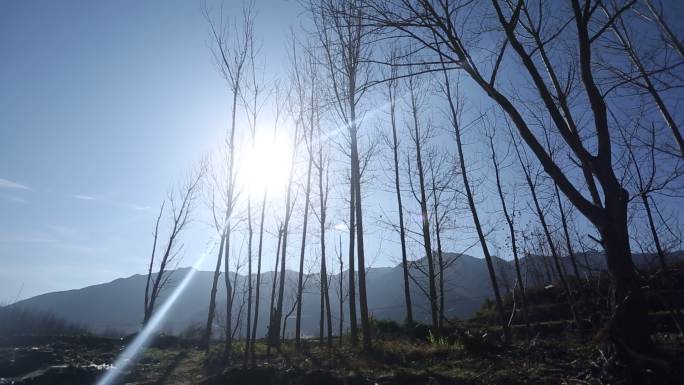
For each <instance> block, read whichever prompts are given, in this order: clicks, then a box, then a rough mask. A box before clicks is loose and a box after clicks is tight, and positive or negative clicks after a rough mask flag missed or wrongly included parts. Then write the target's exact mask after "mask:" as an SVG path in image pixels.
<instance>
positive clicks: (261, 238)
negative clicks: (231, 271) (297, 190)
mask: <svg viewBox="0 0 684 385" xmlns="http://www.w3.org/2000/svg"><path fill="white" fill-rule="evenodd" d="M266 194H267V192H266V191H264V197H263V200H262V201H261V219H260V221H259V246H258V251H257V274H256V286H255V289H256V291H255V293H254V326H253V327H252V343H251V344H250V345H249V346H250V355H251V361H252V362H251V364H252V367H253V366H254V365H255V362H254V360H255V356H254V351H255V344H256V335H257V327H258V325H259V299H260V295H261V293H260V289H261V252H262V250H263V244H264V214H265V212H266Z"/></svg>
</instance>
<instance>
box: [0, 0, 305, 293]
mask: <svg viewBox="0 0 684 385" xmlns="http://www.w3.org/2000/svg"><path fill="white" fill-rule="evenodd" d="M266 3H267V4H266ZM226 4H228V6H229V7H230V6H232V5H233V4H235V5H236V6H237V7H236V9H235V10H233V9H228V10H227V11H228V12H237V11H238V10H239V5H240V4H239V2H237V1H236V2H227V3H226ZM257 7H258V8H259V16H258V20H257V28H258V34H259V38H260V40H261V41H262V42H263V43H262V44H263V49H264V50H267V51H268V52H269V56H270V57H272V58H277V57H279V56H280V55H284V52H282V48H281V47H282V45H283V44H282V43H283V36H285V35H286V32H287V31H288V28H289V25H290V24H291V23H296V19H297V13H296V12H297V8H296V7H295V6H294V5H293V2H292V1H285V0H281V1H268V2H264V1H258V2H257ZM208 47H209V39H208V31H207V24H206V22H205V20H204V19H203V16H202V14H201V12H200V2H199V1H145V2H141V1H116V2H110V1H60V2H55V1H3V2H0V52H2V60H1V61H0V84H1V85H2V87H1V89H0V178H1V179H0V212H1V213H2V214H1V215H0V302H8V301H12V300H14V299H15V297H16V296H17V295H19V297H21V298H25V297H27V296H31V295H35V294H38V293H41V292H45V291H51V290H56V289H68V288H76V287H81V286H84V285H88V284H93V283H99V282H103V281H107V280H111V279H114V278H116V277H119V276H123V275H130V274H132V273H135V272H142V271H143V270H144V262H145V258H146V257H147V255H148V254H149V248H150V242H151V231H152V226H153V221H154V219H155V218H154V216H155V214H156V211H157V208H158V206H159V204H160V202H161V200H162V199H163V198H164V197H165V194H166V192H167V191H168V189H169V187H170V186H171V185H172V184H173V183H174V182H176V181H178V180H179V179H181V178H182V177H183V176H184V175H185V174H186V173H187V171H188V169H189V168H190V167H191V166H192V165H193V164H194V163H196V162H198V161H199V160H200V158H202V157H203V156H204V155H206V154H207V153H208V152H209V151H211V150H212V149H214V148H215V146H216V145H215V143H216V141H217V140H220V139H221V138H222V136H223V132H224V130H225V127H226V122H227V116H228V111H229V109H228V103H227V101H228V99H227V92H226V88H225V83H224V82H223V80H222V78H221V76H220V75H219V73H218V72H217V71H216V67H215V65H214V62H213V59H212V58H211V55H210V51H209V48H208ZM274 62H275V63H277V62H278V61H274ZM194 228H195V230H193V231H196V232H197V233H198V232H200V231H202V230H200V229H201V228H202V225H201V223H200V224H198V225H196V226H194ZM190 238H191V239H190V240H189V241H188V243H189V246H190V247H189V249H191V250H192V249H193V248H192V245H193V244H197V243H201V242H204V241H205V240H201V239H199V238H200V237H195V238H198V239H196V240H193V239H192V238H193V237H192V236H191V237H190ZM22 286H23V289H21V288H22ZM20 290H21V293H20Z"/></svg>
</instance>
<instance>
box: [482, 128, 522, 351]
mask: <svg viewBox="0 0 684 385" xmlns="http://www.w3.org/2000/svg"><path fill="white" fill-rule="evenodd" d="M489 148H490V149H491V152H492V156H491V159H492V163H493V164H494V176H495V177H496V189H497V192H498V193H499V200H500V201H501V209H502V210H503V213H504V218H506V224H508V234H509V236H510V237H511V250H512V251H513V261H514V262H515V277H516V279H517V282H518V290H519V292H520V299H521V302H522V304H521V305H522V312H523V320H524V322H525V333H526V335H527V338H528V340H529V338H530V320H529V316H528V312H527V298H526V296H525V294H526V293H525V283H524V281H523V278H522V273H521V271H520V259H519V258H518V244H517V242H516V241H517V239H516V236H515V227H514V224H513V218H514V216H513V215H515V211H514V212H513V214H509V213H508V208H507V207H506V198H505V197H504V193H503V187H502V186H501V175H500V174H499V162H498V161H497V159H496V150H495V149H494V139H493V137H490V138H489ZM514 202H515V201H514ZM513 210H515V206H514V207H513Z"/></svg>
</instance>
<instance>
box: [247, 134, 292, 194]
mask: <svg viewBox="0 0 684 385" xmlns="http://www.w3.org/2000/svg"><path fill="white" fill-rule="evenodd" d="M291 157H292V149H291V146H290V142H289V141H288V140H287V139H286V138H284V137H280V136H277V137H275V138H274V137H273V136H270V135H269V136H268V137H264V136H261V137H260V136H258V135H257V137H256V140H255V143H254V145H251V144H247V145H245V146H244V147H243V154H242V156H241V157H240V160H239V165H238V180H240V183H241V184H242V187H243V188H244V189H245V190H246V192H248V193H249V194H251V195H256V194H261V193H263V192H264V190H268V193H269V195H278V194H279V193H282V192H283V191H284V190H285V186H286V184H287V179H288V176H289V173H290V164H291Z"/></svg>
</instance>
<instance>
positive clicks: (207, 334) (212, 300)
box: [202, 232, 226, 353]
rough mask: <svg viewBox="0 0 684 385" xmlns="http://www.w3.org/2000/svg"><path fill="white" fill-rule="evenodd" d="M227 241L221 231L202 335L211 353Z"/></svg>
mask: <svg viewBox="0 0 684 385" xmlns="http://www.w3.org/2000/svg"><path fill="white" fill-rule="evenodd" d="M225 241H226V238H225V236H224V233H223V232H221V243H220V245H219V253H218V258H217V259H216V268H215V269H214V279H213V280H212V283H211V292H209V314H208V315H207V325H206V328H205V329H204V335H203V337H202V347H203V348H204V350H205V351H206V352H207V353H209V348H210V343H211V331H212V330H211V329H212V327H213V325H214V316H215V313H216V291H217V290H218V280H219V276H220V275H221V262H223V246H224V243H225Z"/></svg>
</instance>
